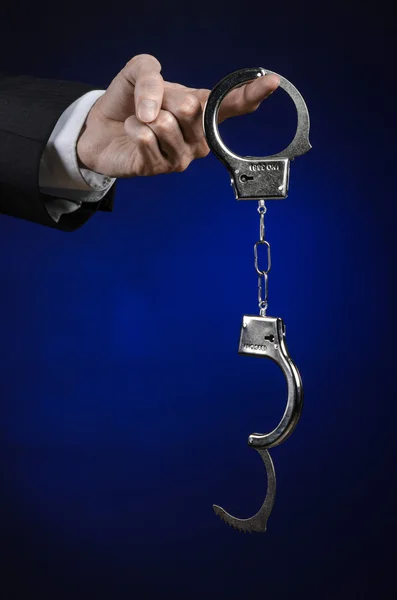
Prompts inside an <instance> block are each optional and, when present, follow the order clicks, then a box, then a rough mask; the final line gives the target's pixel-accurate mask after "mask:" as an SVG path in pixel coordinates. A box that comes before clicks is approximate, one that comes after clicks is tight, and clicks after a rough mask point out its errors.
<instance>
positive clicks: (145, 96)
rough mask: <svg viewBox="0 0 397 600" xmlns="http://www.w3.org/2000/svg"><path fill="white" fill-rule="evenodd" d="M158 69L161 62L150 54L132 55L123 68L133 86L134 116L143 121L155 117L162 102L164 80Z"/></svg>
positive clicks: (147, 121)
mask: <svg viewBox="0 0 397 600" xmlns="http://www.w3.org/2000/svg"><path fill="white" fill-rule="evenodd" d="M160 71H161V64H160V63H159V61H158V60H157V58H155V57H154V56H151V55H150V54H139V55H138V56H134V58H133V59H131V60H130V61H129V62H128V63H127V65H126V66H125V69H124V72H125V75H126V77H127V78H128V79H130V81H131V83H132V84H133V85H134V86H135V90H134V100H135V111H136V116H137V117H138V119H139V120H140V121H142V122H143V123H150V122H151V121H154V120H155V119H156V118H157V116H158V114H159V111H160V108H161V104H162V102H163V94H164V80H163V78H162V76H161V75H160Z"/></svg>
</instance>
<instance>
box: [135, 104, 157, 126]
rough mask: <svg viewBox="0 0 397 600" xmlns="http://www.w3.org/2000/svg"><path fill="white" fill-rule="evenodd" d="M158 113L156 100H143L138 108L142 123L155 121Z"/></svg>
mask: <svg viewBox="0 0 397 600" xmlns="http://www.w3.org/2000/svg"><path fill="white" fill-rule="evenodd" d="M156 112H157V102H156V101H155V100H142V101H141V102H140V103H139V106H138V117H139V119H140V120H141V121H149V122H150V121H154V119H155V118H156Z"/></svg>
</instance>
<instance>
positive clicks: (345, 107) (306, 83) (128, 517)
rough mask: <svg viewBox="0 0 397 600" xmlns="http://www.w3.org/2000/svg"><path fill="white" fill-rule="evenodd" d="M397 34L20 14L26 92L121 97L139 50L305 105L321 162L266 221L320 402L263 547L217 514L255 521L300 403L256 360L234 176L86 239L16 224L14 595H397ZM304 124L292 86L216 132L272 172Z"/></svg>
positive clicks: (4, 370)
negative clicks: (50, 87)
mask: <svg viewBox="0 0 397 600" xmlns="http://www.w3.org/2000/svg"><path fill="white" fill-rule="evenodd" d="M3 11H4V9H3ZM393 35H395V33H394V32H393V28H392V22H391V16H390V14H387V13H386V12H385V9H384V8H383V6H382V3H376V6H373V7H372V10H368V11H367V12H363V9H362V10H359V11H357V10H356V11H355V10H354V9H353V7H352V6H350V5H349V4H340V5H338V4H337V3H336V4H335V3H333V4H329V5H325V4H322V5H321V6H319V7H317V9H316V11H313V10H312V8H311V6H310V5H308V4H307V5H305V4H303V5H302V4H301V5H299V6H294V5H291V7H289V5H288V3H285V2H283V3H281V4H280V7H279V8H277V7H274V8H271V7H270V6H267V4H265V3H255V4H250V5H248V4H244V5H237V4H236V6H235V7H233V5H232V4H229V6H226V5H225V6H221V5H220V4H216V3H209V4H208V5H207V4H205V3H204V4H203V3H200V4H190V3H186V4H185V5H178V4H175V3H174V4H173V3H170V4H169V5H166V6H165V5H164V3H163V4H161V5H156V4H150V3H145V7H142V6H141V5H140V4H139V5H138V4H137V3H135V4H134V3H126V2H119V3H113V4H112V5H111V6H109V7H108V8H106V5H105V4H104V5H103V8H100V7H99V6H98V5H95V3H87V2H84V1H83V2H79V3H73V2H63V3H62V2H61V3H57V4H56V5H52V6H51V7H50V6H49V5H47V4H45V3H40V2H39V3H35V4H34V6H31V7H30V8H29V7H28V6H27V5H26V6H25V5H24V4H21V3H14V4H13V5H12V6H10V7H7V9H5V17H4V14H3V20H2V24H1V36H0V37H1V39H0V51H1V57H2V66H3V69H4V70H9V71H10V72H14V73H26V74H32V75H37V76H41V77H53V78H56V79H70V80H74V81H76V80H77V81H82V82H86V83H89V84H92V85H95V86H98V88H101V89H105V88H106V87H107V85H108V84H109V83H110V81H111V79H112V78H113V77H114V76H115V75H116V74H117V72H118V71H119V70H120V69H121V68H122V67H123V66H124V64H125V63H126V62H127V60H129V59H130V58H131V57H132V56H134V55H135V54H139V53H142V52H146V53H150V54H153V55H155V56H156V57H157V58H158V59H159V60H160V61H161V63H162V65H163V76H164V78H165V79H167V80H171V81H177V82H181V83H184V84H186V85H191V86H193V87H206V88H211V87H213V86H214V85H215V84H216V83H217V82H218V81H219V79H221V78H222V77H223V76H224V75H226V74H228V73H230V72H231V71H234V70H236V69H238V68H241V67H245V66H258V65H260V66H263V67H265V68H269V69H271V70H273V71H276V72H278V73H280V74H282V75H284V76H285V77H287V78H288V79H290V80H291V81H292V82H293V83H294V84H295V85H296V86H297V87H298V89H299V90H300V92H301V93H302V95H303V96H304V98H305V100H306V102H307V105H308V108H309V111H310V116H311V124H312V129H311V141H312V144H313V150H311V152H310V153H309V154H307V155H305V156H304V157H302V158H299V159H297V160H296V161H295V162H294V163H292V165H291V182H290V194H289V198H288V199H287V200H285V201H283V202H269V203H268V214H267V235H268V239H269V240H270V242H271V244H272V257H273V269H272V272H271V277H270V307H269V314H271V315H274V316H282V317H283V318H284V320H285V322H286V324H287V341H288V346H289V349H290V352H291V355H292V357H293V358H294V360H295V361H296V363H297V365H298V367H299V369H300V371H301V374H302V378H303V382H304V387H305V408H304V412H303V416H302V419H301V422H300V424H299V426H298V428H297V429H296V431H295V433H294V435H293V436H292V437H291V438H290V439H289V440H288V441H287V442H286V443H285V444H284V445H282V446H281V447H279V448H277V449H275V450H274V451H272V456H273V459H274V462H275V467H276V473H277V477H278V492H277V499H276V504H275V508H274V511H273V513H272V515H271V518H270V520H269V524H268V531H267V533H266V534H264V535H251V536H247V535H243V534H239V533H237V532H235V531H233V530H231V529H229V528H228V527H227V526H226V525H224V524H223V523H222V522H221V521H219V520H218V519H217V517H216V516H215V515H214V514H213V512H212V503H213V502H216V503H218V504H221V505H223V506H224V507H225V508H226V509H227V510H230V512H232V513H233V514H236V515H240V516H249V515H251V514H253V513H254V512H255V511H256V509H257V508H258V506H259V504H260V502H261V501H262V500H263V497H264V492H265V476H264V469H263V465H262V464H261V461H260V459H259V457H258V456H257V454H256V453H254V452H253V451H252V450H250V449H249V448H248V446H247V443H246V442H247V436H248V434H249V433H252V432H253V431H258V430H259V431H266V430H269V429H270V428H271V427H272V426H274V425H275V424H276V423H277V421H278V418H279V416H280V415H281V413H282V411H283V409H284V403H285V400H286V393H285V392H286V390H285V383H284V379H283V377H282V374H281V372H280V371H279V370H278V369H277V367H276V366H275V365H273V364H272V363H269V362H268V361H258V360H254V359H252V360H249V359H247V358H243V357H240V356H238V354H237V343H238V336H239V329H240V322H241V317H242V315H243V314H244V313H246V314H255V313H256V277H255V272H254V270H253V264H252V245H253V243H254V241H255V240H256V239H257V235H258V220H257V214H256V211H255V208H256V206H255V204H254V203H237V202H236V201H235V200H234V196H233V192H232V190H231V188H230V187H229V177H228V174H227V172H226V170H225V168H224V167H223V165H221V163H219V162H218V161H217V160H216V159H215V157H213V156H209V157H208V158H206V159H205V160H200V161H196V162H195V163H194V164H192V165H191V166H190V167H189V169H188V170H187V171H186V172H184V173H182V174H172V175H165V176H158V177H152V178H141V179H139V178H137V179H133V180H120V181H119V182H118V184H117V186H118V190H117V195H116V202H115V209H114V212H113V214H108V213H103V214H98V215H96V216H95V217H94V218H93V219H92V220H91V221H90V222H88V224H86V225H85V226H84V227H83V228H82V229H80V230H79V231H77V232H75V233H71V234H65V233H62V232H59V231H56V230H51V229H47V228H44V227H40V226H38V225H35V224H32V223H28V222H24V221H17V220H14V219H12V218H8V217H2V218H1V219H0V249H1V258H0V269H1V271H0V276H1V296H0V298H1V299H0V310H1V325H0V326H1V345H0V369H1V388H0V390H1V413H0V419H1V445H0V460H1V499H0V521H1V522H0V527H1V548H2V559H1V564H2V568H3V570H4V574H3V577H2V579H1V588H2V590H1V592H0V596H1V598H2V600H3V599H4V600H14V599H16V598H17V599H18V600H19V599H22V598H23V599H24V600H25V599H26V600H27V599H28V598H33V597H38V598H42V599H44V598H45V599H47V598H48V599H51V600H63V599H67V600H72V599H73V600H74V599H76V598H89V599H91V598H92V599H94V600H96V599H102V598H106V599H109V598H115V599H116V600H124V599H127V598H128V599H130V598H142V599H146V598H148V599H151V598H155V597H156V598H168V597H172V598H175V599H182V598H183V599H185V598H186V599H189V600H190V599H192V600H193V599H194V600H195V599H198V598H200V599H204V598H206V599H207V598H208V599H211V600H212V599H215V598H216V599H217V598H228V600H234V599H238V600H240V599H244V600H245V599H247V598H249V597H251V598H252V597H253V596H254V595H255V597H259V596H260V597H263V598H266V599H271V600H278V599H284V598H291V597H296V598H305V599H307V600H312V599H313V600H320V599H321V600H327V599H332V600H334V599H335V598H338V599H340V600H341V599H343V600H344V599H352V598H354V599H366V598H373V597H375V598H379V599H380V598H381V599H382V600H384V599H388V598H395V597H396V594H397V585H396V583H395V572H394V570H395V558H396V553H395V536H396V533H397V530H396V529H397V528H396V511H397V507H396V499H397V498H396V486H395V481H394V479H395V474H396V469H395V460H396V441H395V437H396V436H395V424H394V422H395V421H394V420H395V418H396V407H395V400H396V398H395V391H394V390H395V387H394V386H393V381H394V376H395V364H394V339H393V335H394V333H395V327H394V323H393V314H392V309H393V307H394V299H393V276H394V260H395V256H394V254H395V252H394V241H395V221H394V218H395V214H394V213H395V211H394V197H395V191H394V187H393V180H394V177H393V175H394V170H395V160H394V159H395V153H394V147H395V133H394V131H393V130H392V123H393V122H394V117H395V98H394V97H393V95H392V93H391V88H390V86H391V85H392V79H393V76H392V73H393V68H394V66H393V65H392V61H391V58H392V57H391V52H392V46H393ZM390 76H391V77H390ZM295 123H296V118H295V114H294V108H293V105H292V103H291V102H290V100H289V99H288V97H287V96H286V95H285V94H284V92H282V91H278V92H277V93H276V94H274V95H273V96H272V97H271V98H270V99H269V100H268V101H267V102H266V103H265V104H264V105H263V107H261V109H260V110H259V111H258V112H257V113H256V114H253V115H249V116H246V117H241V118H239V119H235V120H234V121H233V120H232V121H230V122H226V123H224V124H223V125H222V126H221V132H222V135H223V136H224V140H225V141H226V142H227V143H228V144H229V145H230V146H231V147H232V148H233V150H235V151H237V152H239V153H242V154H251V155H252V154H265V153H268V152H272V151H276V150H280V149H281V148H282V147H284V146H285V145H287V143H288V142H289V140H290V138H291V137H292V135H293V133H294V127H295Z"/></svg>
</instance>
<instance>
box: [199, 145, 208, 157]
mask: <svg viewBox="0 0 397 600" xmlns="http://www.w3.org/2000/svg"><path fill="white" fill-rule="evenodd" d="M209 153H210V149H209V147H208V146H207V144H206V145H204V144H203V145H202V146H201V147H200V148H199V149H198V152H197V156H198V158H205V157H206V156H208V155H209Z"/></svg>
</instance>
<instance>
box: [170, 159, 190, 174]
mask: <svg viewBox="0 0 397 600" xmlns="http://www.w3.org/2000/svg"><path fill="white" fill-rule="evenodd" d="M189 165H190V158H187V157H184V158H181V159H180V160H179V162H178V164H177V165H176V167H175V169H174V170H175V171H176V172H177V173H182V172H183V171H186V169H187V168H188V166H189Z"/></svg>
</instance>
